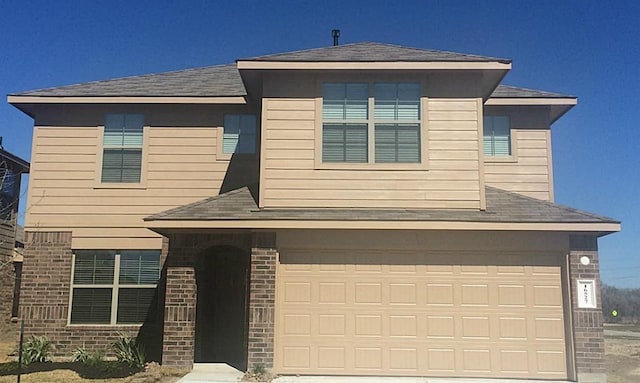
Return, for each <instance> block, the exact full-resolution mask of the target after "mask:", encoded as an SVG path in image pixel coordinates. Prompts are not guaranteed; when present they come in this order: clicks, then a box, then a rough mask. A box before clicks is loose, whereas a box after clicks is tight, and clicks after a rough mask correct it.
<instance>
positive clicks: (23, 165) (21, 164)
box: [0, 149, 31, 173]
mask: <svg viewBox="0 0 640 383" xmlns="http://www.w3.org/2000/svg"><path fill="white" fill-rule="evenodd" d="M0 157H4V158H6V159H7V160H8V161H9V162H11V163H12V164H13V166H14V167H17V168H19V169H20V173H29V169H30V168H31V164H30V163H29V162H27V161H25V160H23V159H22V158H20V157H18V156H16V155H15V154H12V153H9V152H7V151H6V150H4V149H0Z"/></svg>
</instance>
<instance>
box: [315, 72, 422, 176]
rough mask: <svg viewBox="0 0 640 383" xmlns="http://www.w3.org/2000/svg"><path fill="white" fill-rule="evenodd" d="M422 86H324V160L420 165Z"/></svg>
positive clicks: (371, 84) (385, 84)
mask: <svg viewBox="0 0 640 383" xmlns="http://www.w3.org/2000/svg"><path fill="white" fill-rule="evenodd" d="M420 93H421V88H420V84H419V83H324V84H323V86H322V120H323V123H322V161H323V162H334V163H336V162H347V163H348V162H351V163H418V162H420V157H421V156H420V153H421V145H420V141H421V139H420V130H421V129H420V125H421V119H420Z"/></svg>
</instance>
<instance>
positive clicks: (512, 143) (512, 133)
mask: <svg viewBox="0 0 640 383" xmlns="http://www.w3.org/2000/svg"><path fill="white" fill-rule="evenodd" d="M486 117H507V118H508V119H509V151H510V152H511V154H509V155H508V156H495V155H489V154H485V153H484V129H485V126H484V125H485V124H484V119H485V118H486ZM517 140H518V137H517V130H516V129H514V127H513V118H512V116H511V114H510V113H496V112H492V113H485V114H483V116H482V142H481V150H482V155H483V157H484V159H485V161H486V162H517V161H518V147H517V145H516V143H517Z"/></svg>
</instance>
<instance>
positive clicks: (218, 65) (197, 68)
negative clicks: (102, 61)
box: [9, 63, 236, 96]
mask: <svg viewBox="0 0 640 383" xmlns="http://www.w3.org/2000/svg"><path fill="white" fill-rule="evenodd" d="M232 66H233V67H235V66H236V64H235V63H230V64H216V65H205V66H201V67H194V68H184V69H176V70H170V71H166V72H154V73H144V74H138V75H130V76H123V77H115V78H109V79H104V80H92V81H84V82H77V83H73V84H66V85H59V86H49V87H46V88H38V89H30V90H27V91H23V92H20V93H10V94H9V95H10V96H17V95H21V94H25V93H31V92H42V91H49V90H56V89H61V88H70V87H74V86H80V85H82V86H84V85H94V84H104V83H107V82H112V81H118V80H130V79H140V78H145V77H152V76H160V75H167V74H177V73H185V72H193V71H198V70H202V69H210V68H221V67H232Z"/></svg>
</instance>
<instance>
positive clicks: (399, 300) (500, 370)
mask: <svg viewBox="0 0 640 383" xmlns="http://www.w3.org/2000/svg"><path fill="white" fill-rule="evenodd" d="M564 262H565V261H564V256H563V254H562V253H558V254H547V255H541V254H540V253H535V254H526V253H522V252H514V253H513V254H504V253H501V254H492V253H489V252H484V253H473V252H469V251H466V252H465V251H461V252H452V251H446V252H440V253H427V252H424V251H395V252H389V251H363V250H348V251H345V250H342V251H323V252H314V251H311V250H308V249H307V250H298V251H296V250H285V249H283V250H282V251H281V253H280V258H279V263H278V265H277V278H276V280H277V285H276V286H277V287H276V337H275V361H274V370H275V372H276V373H280V374H319V375H380V376H383V375H388V376H401V375H404V376H433V377H438V376H441V377H452V376H456V377H502V378H533V379H567V377H568V376H569V375H570V374H569V373H568V371H570V368H571V365H570V364H569V363H570V362H569V360H570V358H568V356H567V355H571V353H570V351H569V350H568V349H567V344H570V342H569V341H567V339H568V338H567V337H566V336H565V333H567V332H570V331H568V330H567V323H566V322H568V319H567V318H566V315H567V314H566V313H565V310H566V308H565V305H563V302H564V301H565V300H566V296H567V293H566V291H565V290H566V289H565V288H563V286H565V285H566V283H565V281H566V278H565V276H564V275H563V273H565V270H566V269H565V266H564Z"/></svg>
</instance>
